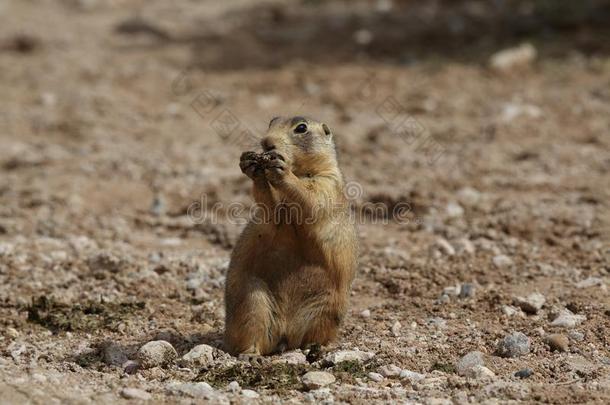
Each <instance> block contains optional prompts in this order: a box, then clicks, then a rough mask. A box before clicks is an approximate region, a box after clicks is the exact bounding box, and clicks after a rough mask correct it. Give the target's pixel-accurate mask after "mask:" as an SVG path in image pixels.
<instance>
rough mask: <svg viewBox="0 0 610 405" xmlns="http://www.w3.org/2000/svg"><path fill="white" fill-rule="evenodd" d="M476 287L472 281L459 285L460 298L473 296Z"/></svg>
mask: <svg viewBox="0 0 610 405" xmlns="http://www.w3.org/2000/svg"><path fill="white" fill-rule="evenodd" d="M475 291H476V287H475V285H474V284H472V283H464V284H462V285H461V286H460V294H459V297H460V298H471V297H474V294H475Z"/></svg>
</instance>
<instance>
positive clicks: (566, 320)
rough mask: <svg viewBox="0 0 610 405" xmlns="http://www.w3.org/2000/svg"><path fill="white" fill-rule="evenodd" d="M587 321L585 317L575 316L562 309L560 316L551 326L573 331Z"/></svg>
mask: <svg viewBox="0 0 610 405" xmlns="http://www.w3.org/2000/svg"><path fill="white" fill-rule="evenodd" d="M586 319H587V317H586V316H584V315H575V314H574V313H572V312H571V311H570V310H568V309H562V310H561V311H560V312H559V315H558V316H557V317H556V318H555V319H554V320H553V322H551V326H556V327H558V328H566V329H571V328H575V327H577V326H578V325H580V324H581V323H582V322H583V321H585V320H586Z"/></svg>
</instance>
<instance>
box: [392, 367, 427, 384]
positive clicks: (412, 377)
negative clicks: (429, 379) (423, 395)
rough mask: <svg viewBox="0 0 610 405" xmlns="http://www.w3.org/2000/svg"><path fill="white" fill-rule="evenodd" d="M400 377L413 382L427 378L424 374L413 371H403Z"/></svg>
mask: <svg viewBox="0 0 610 405" xmlns="http://www.w3.org/2000/svg"><path fill="white" fill-rule="evenodd" d="M399 377H400V378H401V379H403V380H409V381H412V382H415V381H421V380H423V379H424V378H426V376H425V375H424V374H420V373H416V372H415V371H411V370H402V371H401V372H400V375H399Z"/></svg>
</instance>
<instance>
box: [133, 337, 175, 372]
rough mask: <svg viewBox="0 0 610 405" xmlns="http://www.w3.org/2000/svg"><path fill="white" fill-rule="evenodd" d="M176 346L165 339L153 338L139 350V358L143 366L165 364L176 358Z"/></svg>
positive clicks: (149, 366)
mask: <svg viewBox="0 0 610 405" xmlns="http://www.w3.org/2000/svg"><path fill="white" fill-rule="evenodd" d="M177 356H178V354H177V353H176V350H175V349H174V347H173V346H172V345H171V344H170V343H169V342H166V341H165V340H153V341H152V342H148V343H146V344H145V345H144V346H142V347H140V350H138V354H137V358H138V361H139V363H140V365H141V366H142V367H143V368H151V367H156V366H163V365H166V364H168V363H171V362H172V361H174V360H175V359H176V357H177Z"/></svg>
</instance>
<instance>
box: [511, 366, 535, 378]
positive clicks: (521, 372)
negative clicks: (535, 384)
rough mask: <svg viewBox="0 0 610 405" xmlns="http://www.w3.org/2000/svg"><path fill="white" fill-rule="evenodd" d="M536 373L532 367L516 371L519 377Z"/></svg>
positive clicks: (527, 376)
mask: <svg viewBox="0 0 610 405" xmlns="http://www.w3.org/2000/svg"><path fill="white" fill-rule="evenodd" d="M533 374H534V371H533V370H532V369H531V368H524V369H523V370H519V371H517V372H516V373H515V377H518V378H529V377H531V376H532V375H533Z"/></svg>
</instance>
